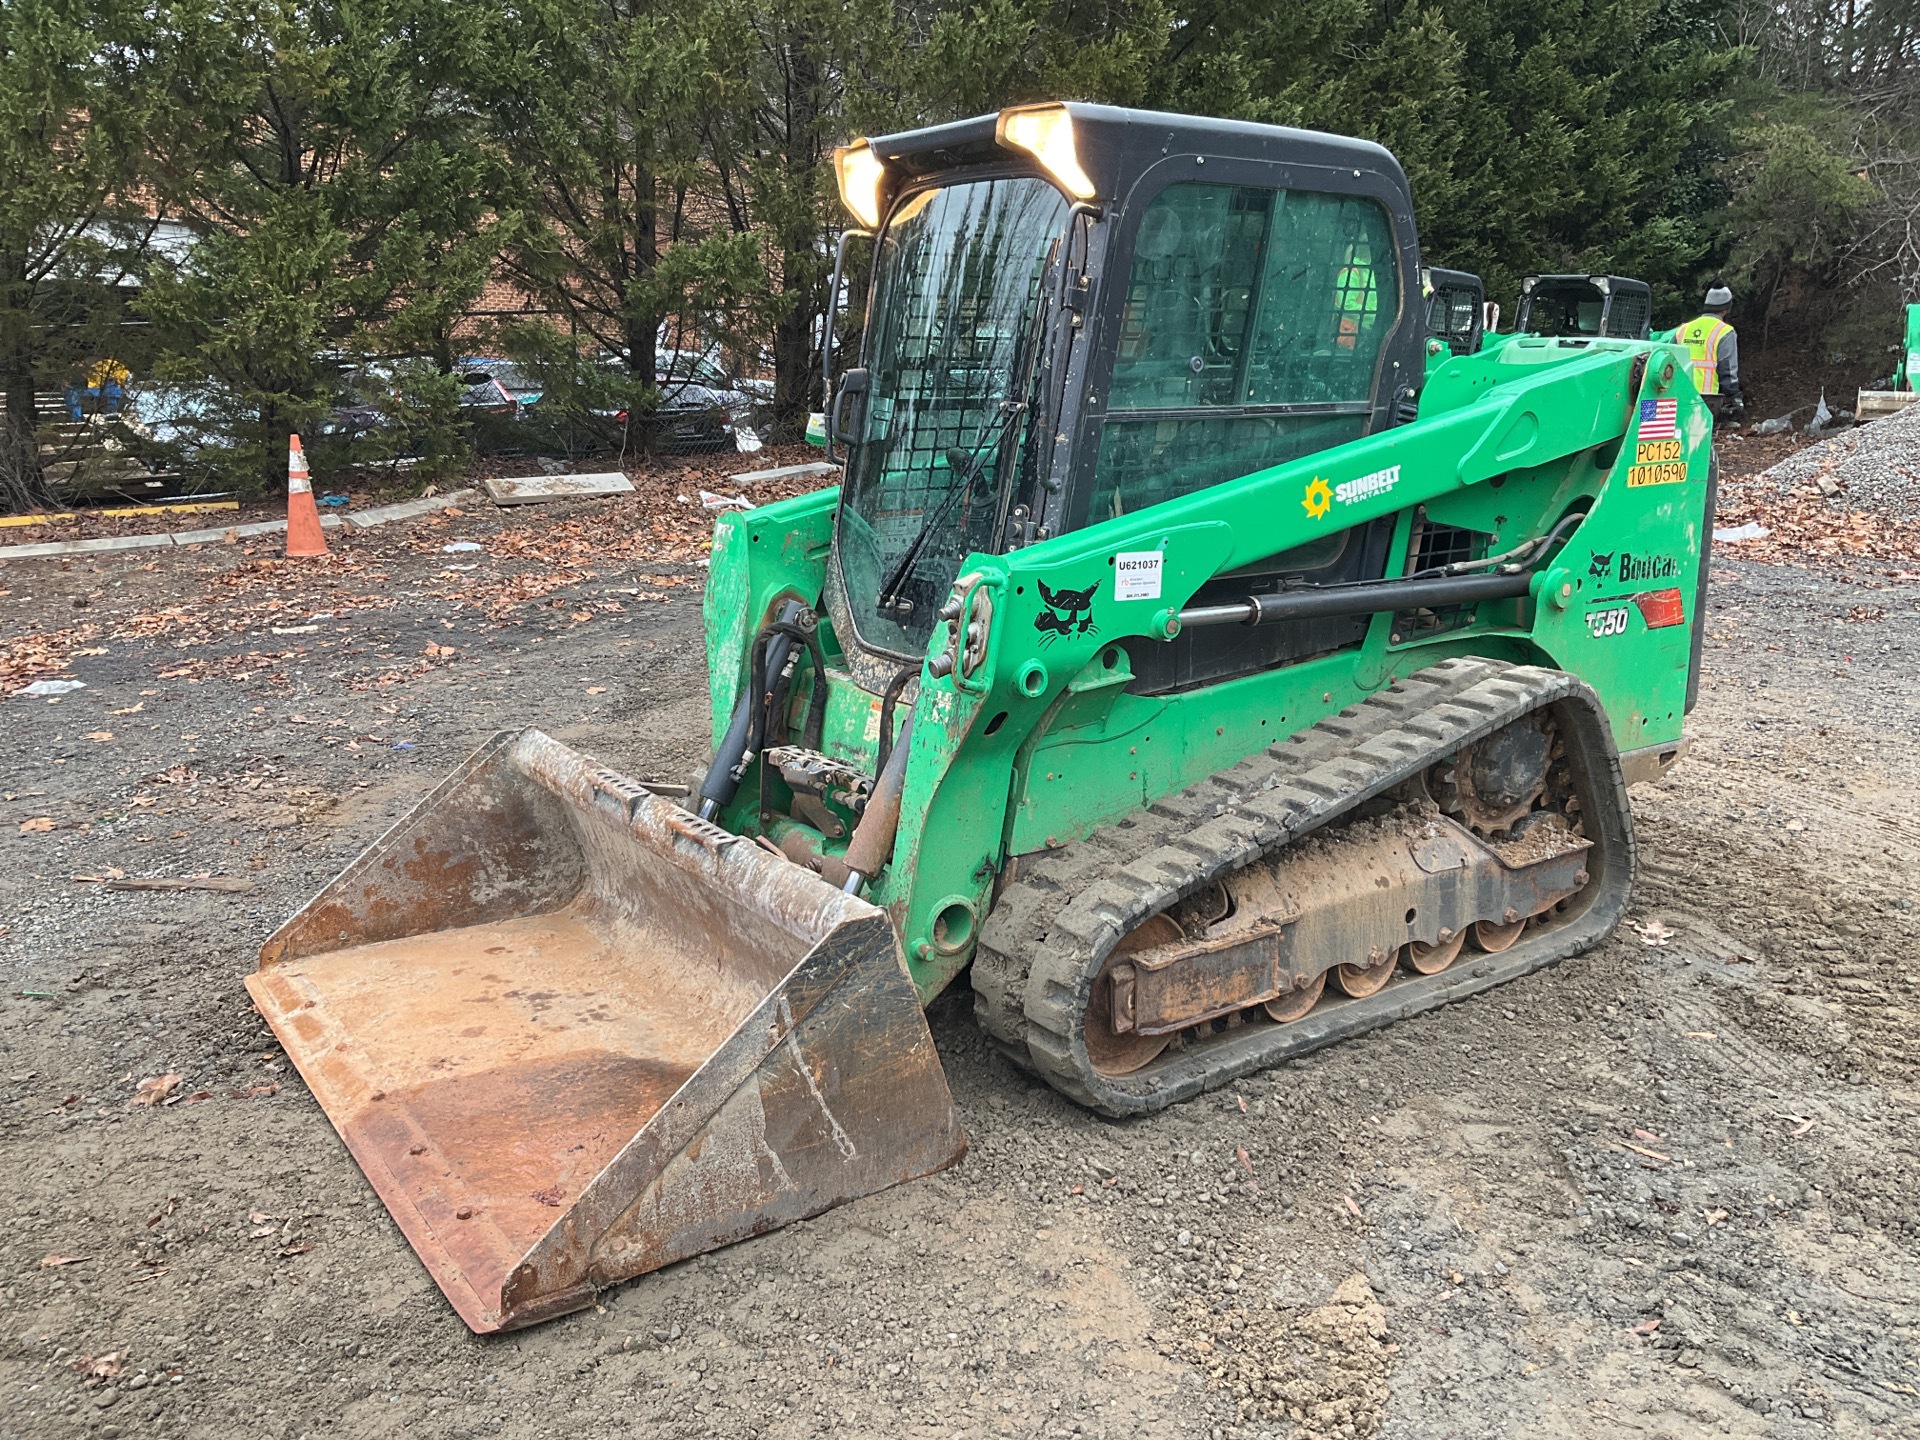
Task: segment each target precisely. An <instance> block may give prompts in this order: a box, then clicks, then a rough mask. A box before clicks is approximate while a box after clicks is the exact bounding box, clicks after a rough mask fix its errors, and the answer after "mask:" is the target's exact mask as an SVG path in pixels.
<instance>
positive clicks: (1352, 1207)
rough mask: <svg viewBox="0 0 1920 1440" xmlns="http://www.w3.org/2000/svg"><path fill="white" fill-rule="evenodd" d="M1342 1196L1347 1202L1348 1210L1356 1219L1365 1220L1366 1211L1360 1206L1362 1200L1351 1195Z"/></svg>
mask: <svg viewBox="0 0 1920 1440" xmlns="http://www.w3.org/2000/svg"><path fill="white" fill-rule="evenodd" d="M1340 1198H1341V1199H1342V1200H1344V1201H1346V1202H1347V1210H1348V1212H1349V1213H1350V1214H1352V1216H1353V1218H1354V1219H1356V1220H1364V1219H1366V1218H1367V1216H1366V1212H1365V1211H1364V1210H1362V1209H1361V1208H1360V1202H1359V1201H1358V1200H1356V1199H1354V1198H1353V1197H1352V1196H1351V1195H1342V1196H1341V1197H1340Z"/></svg>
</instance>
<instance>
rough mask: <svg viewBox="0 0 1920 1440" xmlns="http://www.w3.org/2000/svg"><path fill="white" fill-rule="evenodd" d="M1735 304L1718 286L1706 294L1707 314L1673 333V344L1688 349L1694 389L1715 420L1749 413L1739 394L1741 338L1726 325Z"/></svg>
mask: <svg viewBox="0 0 1920 1440" xmlns="http://www.w3.org/2000/svg"><path fill="white" fill-rule="evenodd" d="M1732 304H1733V291H1731V290H1729V289H1728V288H1727V287H1726V286H1724V285H1715V286H1714V287H1713V288H1712V289H1711V290H1709V291H1707V306H1706V312H1705V313H1704V314H1703V315H1701V316H1700V318H1699V319H1697V320H1689V321H1688V322H1687V323H1686V324H1684V325H1682V326H1681V327H1680V328H1679V329H1678V330H1676V331H1674V332H1673V338H1674V342H1675V343H1676V344H1680V345H1684V346H1686V347H1687V355H1688V358H1689V363H1688V370H1689V373H1691V374H1692V376H1693V388H1694V389H1696V390H1698V391H1699V392H1700V394H1701V395H1702V396H1703V397H1704V398H1705V400H1706V402H1707V409H1708V410H1710V411H1712V412H1713V418H1714V419H1715V420H1725V419H1726V418H1727V417H1728V416H1730V415H1743V414H1745V413H1746V409H1747V401H1746V397H1745V396H1744V395H1742V394H1741V393H1740V337H1739V336H1738V335H1736V334H1735V333H1734V330H1733V326H1731V325H1729V324H1728V323H1727V309H1728V307H1729V306H1731V305H1732Z"/></svg>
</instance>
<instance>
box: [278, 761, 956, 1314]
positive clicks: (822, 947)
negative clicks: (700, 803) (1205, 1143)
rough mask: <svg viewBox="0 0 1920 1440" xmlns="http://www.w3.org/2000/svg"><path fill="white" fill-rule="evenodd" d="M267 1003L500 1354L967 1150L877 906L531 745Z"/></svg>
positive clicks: (303, 948)
mask: <svg viewBox="0 0 1920 1440" xmlns="http://www.w3.org/2000/svg"><path fill="white" fill-rule="evenodd" d="M247 989H248V990H249V991H251V992H252V994H253V998H254V1002H255V1003H256V1004H257V1005H258V1006H259V1008H260V1011H261V1013H262V1014H263V1015H265V1016H266V1018H267V1022H268V1023H269V1024H270V1025H272V1027H273V1029H274V1033H275V1034H276V1035H278V1036H279V1037H280V1041H281V1043H282V1044H283V1045H284V1046H285V1047H286V1050H287V1053H288V1055H290V1056H291V1057H292V1058H293V1061H294V1063H295V1064H296V1065H297V1066H299V1068H300V1073H301V1075H302V1076H304V1077H305V1079H306V1081H307V1084H308V1085H309V1086H310V1087H311V1088H312V1090H313V1093H314V1095H315V1097H316V1098H317V1099H318V1100H319V1101H320V1104H321V1107H322V1108H323V1109H325V1111H326V1112H327V1116H328V1118H329V1119H331V1120H332V1121H333V1124H334V1127H335V1128H336V1129H338V1130H339V1132H340V1134H341V1137H342V1138H343V1139H345V1141H346V1142H347V1147H348V1148H349V1149H350V1150H351V1151H352V1152H353V1155H354V1158H355V1159H356V1160H358V1161H359V1162H360V1167H361V1169H363V1170H364V1171H366V1174H367V1178H368V1179H369V1180H371V1181H372V1182H373V1187H374V1189H375V1190H377V1191H378V1192H379V1194H380V1198H381V1199H382V1200H384V1201H385V1202H386V1205H387V1208H388V1209H389V1210H390V1211H392V1212H393V1216H394V1218H395V1219H396V1220H397V1221H398V1222H399V1224H400V1228H401V1229H402V1230H403V1231H404V1232H405V1233H406V1236H407V1239H408V1240H409V1241H411V1242H412V1244H413V1248H414V1249H415V1250H416V1251H417V1252H418V1253H419V1255H420V1258H421V1259H422V1260H423V1261H425V1262H426V1266H427V1269H428V1270H429V1271H430V1272H431V1273H432V1275H433V1278H434V1280H435V1281H436V1282H437V1283H438V1284H439V1286H440V1288H441V1289H442V1290H443V1291H444V1292H445V1293H446V1296H447V1298H448V1299H449V1300H451V1301H452V1302H453V1306H454V1308H455V1309H456V1310H457V1311H459V1312H460V1316H461V1318H462V1319H464V1320H465V1321H466V1322H467V1324H468V1325H470V1326H471V1327H472V1328H473V1329H474V1330H476V1331H480V1332H486V1331H492V1330H505V1329H512V1328H515V1327H517V1326H521V1325H529V1324H532V1323H534V1322H536V1321H539V1320H544V1319H547V1318H549V1317H551V1316H554V1315H558V1314H562V1313H564V1312H566V1311H569V1310H574V1309H578V1308H580V1307H581V1306H583V1305H587V1304H590V1303H591V1302H592V1299H593V1296H594V1293H595V1291H596V1290H597V1289H598V1288H599V1287H601V1286H605V1285H608V1284H611V1283H612V1282H614V1281H617V1280H622V1279H625V1278H627V1277H629V1276H633V1275H639V1274H643V1273H645V1272H646V1271H649V1270H654V1269H657V1268H658V1267H660V1266H662V1265H666V1264H670V1263H671V1262H673V1261H675V1260H681V1259H685V1258H686V1257H687V1256H690V1255H697V1254H699V1253H701V1252H702V1251H705V1250H712V1249H715V1248H717V1247H719V1246H721V1245H727V1244H731V1243H732V1242H734V1241H736V1240H742V1239H745V1238H746V1237H748V1236H750V1235H757V1234H760V1233H761V1232H763V1231H766V1230H771V1229H773V1228H775V1227H776V1226H780V1225H784V1224H787V1223H789V1222H791V1221H794V1220H800V1219H804V1218H805V1217H807V1216H809V1215H815V1214H818V1213H819V1212H820V1211H822V1210H825V1209H827V1208H829V1207H830V1206H833V1205H837V1204H840V1203H841V1202H843V1201H846V1200H851V1199H854V1198H855V1197H857V1196H861V1195H867V1194H871V1193H872V1192H874V1191H876V1190H881V1189H884V1188H886V1187H887V1186H889V1185H895V1184H898V1183H900V1182H901V1181H903V1180H911V1179H914V1178H916V1177H918V1176H921V1175H926V1174H930V1173H931V1172H933V1171H935V1170H940V1169H944V1168H945V1167H946V1166H948V1165H951V1164H953V1163H954V1162H955V1161H957V1160H958V1159H959V1158H960V1157H961V1155H962V1154H964V1153H965V1150H966V1139H965V1137H964V1135H963V1134H962V1132H961V1129H960V1125H959V1121H958V1119H957V1117H956V1116H955V1114H954V1109H953V1099H952V1096H951V1095H950V1094H949V1092H948V1090H947V1083H946V1076H945V1074H944V1073H943V1072H942V1071H941V1068H940V1061H939V1057H938V1056H937V1055H936V1054H935V1051H934V1047H933V1040H932V1037H931V1036H930V1035H929V1034H928V1031H927V1024H926V1019H925V1017H924V1016H923V1015H922V1013H921V1010H920V1004H919V1001H918V999H917V997H916V996H915V993H914V989H913V985H912V983H911V981H910V980H909V979H908V977H907V971H906V966H905V965H904V963H903V962H902V960H901V957H900V951H899V943H898V941H897V940H896V939H895V937H894V933H893V927H892V925H891V924H890V922H889V921H888V920H887V917H886V916H885V914H884V913H882V912H881V911H880V910H878V909H876V908H874V907H873V906H872V905H869V904H867V903H866V902H865V901H862V900H857V899H855V898H853V897H851V896H849V895H845V894H842V893H841V892H840V891H838V890H836V889H834V888H833V887H832V886H830V885H828V884H826V883H825V882H824V881H822V880H821V879H820V878H819V877H818V876H816V875H814V874H812V873H811V872H809V871H807V870H805V869H803V868H802V867H800V866H798V865H794V864H792V863H790V862H789V861H786V860H784V859H781V858H779V857H777V856H774V855H771V854H768V853H767V852H766V851H764V850H761V849H759V848H758V847H756V846H755V845H754V844H752V843H751V842H749V841H745V840H740V839H738V838H737V837H735V836H733V835H730V834H728V833H727V832H726V831H724V830H721V829H719V828H717V827H715V826H712V825H709V824H707V823H706V822H705V821H702V820H700V819H698V818H696V817H695V816H693V815H690V814H688V813H687V812H686V811H684V810H681V809H680V808H678V807H677V806H675V805H672V804H670V803H669V802H667V801H665V800H662V799H660V798H658V797H656V796H654V795H652V794H651V793H649V792H648V791H647V790H645V789H644V788H643V787H641V786H639V785H637V784H635V783H634V782H633V781H631V780H628V779H626V778H625V777H623V776H621V775H618V774H616V773H614V772H612V771H610V770H606V769H603V768H601V767H599V766H596V765H595V764H594V763H593V762H592V761H591V760H589V759H588V758H586V757H585V756H582V755H580V754H578V753H577V752H575V751H573V750H570V749H568V748H567V747H566V746H564V745H561V744H560V743H558V742H557V741H555V740H553V739H551V738H549V737H548V736H546V735H543V734H541V733H540V732H539V731H537V730H525V731H520V732H518V733H507V734H502V735H499V736H496V737H495V738H494V739H493V740H491V741H490V742H488V743H487V744H486V745H484V746H483V747H481V749H480V750H479V751H478V752H477V753H476V754H475V755H474V756H473V757H472V758H471V759H469V760H468V761H467V762H466V763H465V764H464V765H463V766H461V768H460V769H459V770H458V771H456V772H455V773H454V774H453V775H452V776H450V777H449V778H448V779H447V780H446V781H444V782H443V783H442V784H441V785H440V786H439V787H438V788H437V789H436V790H434V791H433V793H432V794H430V795H429V796H427V798H426V799H425V800H423V801H421V802H420V804H419V805H417V806H415V807H414V809H413V811H412V813H411V814H409V815H408V816H407V817H406V818H405V819H403V820H402V821H400V823H399V824H397V825H395V826H394V827H393V829H392V830H390V831H388V832H387V833H386V834H385V835H384V836H382V837H381V838H380V839H379V840H378V841H376V842H375V843H374V844H373V845H372V846H370V847H369V848H368V849H367V851H366V852H365V853H364V854H362V855H361V856H360V857H359V859H357V860H355V861H354V862H353V864H352V865H350V866H349V867H348V868H347V870H346V871H345V873H343V874H342V875H341V876H340V878H339V879H337V880H335V881H334V882H333V883H332V884H331V885H329V886H328V887H327V888H326V889H325V890H323V891H321V892H320V894H319V895H317V896H315V897H314V899H313V900H312V901H311V902H309V903H308V904H307V905H306V907H305V908H304V909H302V910H301V911H300V912H299V913H298V914H297V915H295V916H294V917H293V918H292V919H291V920H289V921H288V922H287V923H286V924H285V925H283V926H281V927H280V929H279V930H278V931H277V932H276V933H275V934H274V936H273V938H272V939H270V940H269V941H268V942H267V943H266V945H265V947H264V948H262V950H261V952H260V968H259V970H258V971H257V972H256V973H255V974H253V975H250V976H248V977H247Z"/></svg>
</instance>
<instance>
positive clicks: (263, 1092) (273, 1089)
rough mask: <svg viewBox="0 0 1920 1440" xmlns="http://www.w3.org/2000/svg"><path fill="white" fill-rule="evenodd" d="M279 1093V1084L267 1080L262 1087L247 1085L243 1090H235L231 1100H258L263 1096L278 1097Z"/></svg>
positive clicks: (276, 1081)
mask: <svg viewBox="0 0 1920 1440" xmlns="http://www.w3.org/2000/svg"><path fill="white" fill-rule="evenodd" d="M279 1093H280V1082H279V1081H278V1080H269V1081H267V1082H266V1084H264V1085H249V1086H248V1087H247V1088H246V1089H244V1090H236V1091H234V1092H233V1098H234V1099H236V1100H258V1099H261V1098H263V1097H265V1096H268V1095H278V1094H279Z"/></svg>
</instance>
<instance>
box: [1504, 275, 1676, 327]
mask: <svg viewBox="0 0 1920 1440" xmlns="http://www.w3.org/2000/svg"><path fill="white" fill-rule="evenodd" d="M1652 325H1653V291H1652V289H1651V288H1650V287H1649V286H1648V285H1647V282H1646V281H1644V280H1630V279H1628V278H1627V277H1626V276H1624V275H1529V276H1527V277H1526V279H1524V280H1522V281H1521V282H1520V313H1519V315H1518V316H1517V317H1515V325H1514V328H1515V329H1516V330H1517V331H1518V332H1519V333H1520V334H1522V335H1543V336H1549V337H1552V336H1558V337H1562V338H1567V339H1598V338H1601V337H1605V338H1608V339H1613V340H1645V339H1646V338H1647V335H1648V333H1649V331H1650V329H1651V327H1652Z"/></svg>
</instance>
